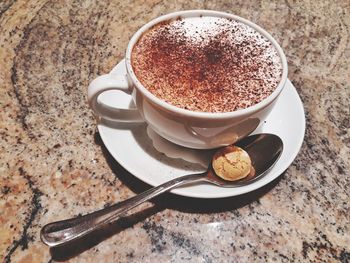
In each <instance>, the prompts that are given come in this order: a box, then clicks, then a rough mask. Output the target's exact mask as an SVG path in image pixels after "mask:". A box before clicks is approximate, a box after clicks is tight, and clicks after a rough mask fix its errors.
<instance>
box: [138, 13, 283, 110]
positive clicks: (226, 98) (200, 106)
mask: <svg viewBox="0 0 350 263" xmlns="http://www.w3.org/2000/svg"><path fill="white" fill-rule="evenodd" d="M132 66H133V69H134V72H135V74H136V76H137V78H138V79H139V80H140V81H141V83H142V84H143V85H144V86H145V87H146V88H147V89H148V90H149V91H150V92H151V93H153V94H154V95H155V96H157V97H158V98H160V99H162V100H164V101H166V102H168V103H170V104H172V105H174V106H177V107H180V108H184V109H188V110H192V111H202V112H231V111H235V110H237V109H243V108H247V107H250V106H252V105H254V104H256V103H259V102H260V101H261V100H263V99H264V98H266V97H267V96H269V95H270V94H271V93H272V92H273V91H274V89H275V88H276V87H277V85H278V83H279V82H280V79H281V75H282V64H281V60H280V58H279V56H278V54H277V51H276V50H275V48H274V47H273V45H272V44H271V43H270V42H269V41H268V40H267V39H266V38H265V37H263V36H262V35H261V34H260V33H258V32H257V31H255V30H254V29H252V28H250V27H248V26H246V25H245V24H243V23H240V22H237V21H234V20H229V19H226V18H216V17H197V18H186V19H178V20H174V21H167V22H163V23H161V24H158V25H156V26H154V27H152V28H151V29H150V30H148V31H147V32H146V33H144V34H143V36H142V37H141V38H140V39H139V41H138V42H137V44H136V45H135V46H134V48H133V51H132Z"/></svg>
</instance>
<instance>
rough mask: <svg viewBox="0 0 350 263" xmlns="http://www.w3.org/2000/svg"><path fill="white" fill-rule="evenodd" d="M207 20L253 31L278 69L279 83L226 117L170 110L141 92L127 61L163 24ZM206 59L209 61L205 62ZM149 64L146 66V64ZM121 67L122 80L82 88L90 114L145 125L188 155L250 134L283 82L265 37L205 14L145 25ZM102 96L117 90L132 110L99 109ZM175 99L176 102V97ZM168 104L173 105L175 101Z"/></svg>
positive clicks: (106, 78)
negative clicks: (128, 100)
mask: <svg viewBox="0 0 350 263" xmlns="http://www.w3.org/2000/svg"><path fill="white" fill-rule="evenodd" d="M211 17H213V18H217V19H221V18H223V19H228V20H230V21H236V22H238V23H239V24H242V25H244V26H245V27H248V28H250V29H252V30H254V31H256V32H257V33H258V34H260V35H261V36H262V37H263V38H265V39H267V41H268V42H269V44H271V46H272V47H273V48H274V50H275V51H276V54H277V55H278V58H279V59H280V60H279V61H280V62H279V63H280V67H281V70H280V74H279V78H278V81H277V82H276V84H274V85H275V86H274V88H273V90H272V91H271V92H270V93H269V94H268V95H267V96H266V97H264V98H263V99H261V101H258V102H256V103H254V104H252V105H249V106H247V107H243V108H238V109H233V110H232V111H217V112H215V111H210V112H209V111H201V110H200V109H199V110H198V109H192V108H189V109H187V108H184V107H181V106H178V105H174V104H172V103H171V102H169V101H166V100H165V99H164V98H161V97H159V96H157V95H155V94H154V93H152V92H151V91H150V90H149V89H148V88H146V87H145V85H144V82H143V81H141V80H140V79H141V78H140V75H139V77H138V76H137V74H136V73H135V65H134V64H135V63H133V61H132V59H133V49H134V47H135V45H137V43H138V42H139V40H140V38H141V37H142V36H144V34H145V33H147V32H149V31H150V30H152V29H153V28H155V27H157V26H158V25H163V24H166V23H168V21H176V20H177V21H181V20H182V19H183V20H185V19H188V18H198V19H199V18H211ZM141 53H142V52H141ZM184 56H186V55H184ZM214 58H215V57H214ZM207 59H211V58H210V57H208V58H207ZM210 62H211V61H210ZM149 63H152V62H151V61H150V62H149ZM270 64H271V63H270ZM125 66H126V69H127V74H126V75H116V74H113V73H110V74H106V75H102V76H99V77H97V78H96V79H94V80H93V81H92V82H91V83H90V85H89V87H88V101H89V105H90V107H91V108H92V110H93V112H94V114H95V115H96V116H97V117H98V118H99V119H105V120H108V121H116V122H146V123H147V124H148V125H149V126H150V128H152V129H153V130H154V131H155V132H156V133H157V134H159V135H160V136H161V137H163V138H165V139H167V140H168V141H170V142H172V143H175V144H178V145H181V146H184V147H188V148H194V149H212V148H217V147H221V146H224V145H228V144H232V143H234V142H235V141H237V140H239V139H240V138H242V137H244V136H247V135H248V134H249V133H251V132H252V131H254V129H255V128H257V127H258V125H259V124H260V123H261V122H262V121H263V120H265V118H266V117H267V115H268V114H269V112H270V111H271V110H272V108H273V106H274V104H275V103H276V100H277V98H278V96H279V95H280V93H281V91H282V90H283V88H284V86H285V83H286V80H287V60H286V57H285V55H284V53H283V50H282V49H281V47H280V46H279V45H278V43H277V42H276V40H275V39H274V38H273V37H272V36H271V35H270V34H269V33H267V32H266V31H265V30H264V29H262V28H261V27H259V26H257V25H256V24H254V23H252V22H250V21H248V20H246V19H244V18H241V17H238V16H236V15H232V14H227V13H223V12H218V11H210V10H189V11H180V12H175V13H171V14H167V15H164V16H161V17H158V18H156V19H154V20H152V21H150V22H148V23H147V24H145V25H144V26H142V27H141V28H140V29H139V30H138V31H137V32H136V33H135V34H134V35H133V37H132V38H131V40H130V42H129V44H128V46H127V50H126V54H125ZM255 68H256V67H255ZM138 74H139V73H138ZM238 77H240V76H238ZM108 90H119V91H122V92H125V93H127V94H129V95H130V96H131V97H132V100H133V102H134V104H135V106H136V107H135V108H129V109H125V108H122V107H118V105H114V106H113V107H111V106H110V105H106V104H104V103H103V101H100V100H99V99H98V97H99V95H100V94H101V93H103V92H105V91H108ZM176 96H178V95H176ZM178 98H179V100H180V97H179V96H178ZM173 100H174V101H175V99H173ZM116 104H117V103H116ZM206 104H208V105H209V106H210V101H207V102H206Z"/></svg>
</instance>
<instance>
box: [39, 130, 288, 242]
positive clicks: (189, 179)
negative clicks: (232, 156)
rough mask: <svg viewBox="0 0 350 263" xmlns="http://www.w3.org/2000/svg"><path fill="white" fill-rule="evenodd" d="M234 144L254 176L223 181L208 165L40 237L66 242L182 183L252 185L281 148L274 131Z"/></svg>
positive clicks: (48, 228) (45, 231) (54, 226)
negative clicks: (252, 169)
mask: <svg viewBox="0 0 350 263" xmlns="http://www.w3.org/2000/svg"><path fill="white" fill-rule="evenodd" d="M235 145H237V146H239V147H241V148H242V149H244V150H245V151H246V152H247V153H248V154H249V156H250V159H251V161H252V166H253V168H254V169H255V173H254V175H253V176H248V177H246V178H244V179H241V180H239V181H226V180H223V179H221V178H219V177H218V176H216V174H215V172H214V171H213V169H212V167H211V165H210V166H209V168H208V170H207V171H206V172H204V173H200V174H190V175H185V176H182V177H178V178H175V179H173V180H170V181H168V182H166V183H164V184H161V185H159V186H157V187H154V188H151V189H149V190H147V191H145V192H143V193H141V194H138V195H136V196H134V197H132V198H130V199H127V200H125V201H122V202H120V203H117V204H115V205H112V206H109V207H107V208H103V209H101V210H99V211H96V212H93V213H91V214H87V215H84V216H81V217H77V218H72V219H67V220H63V221H57V222H53V223H50V224H47V225H45V226H44V227H43V228H42V229H41V233H40V237H41V240H42V241H43V242H44V243H45V244H46V245H48V246H50V247H56V246H60V245H63V244H66V243H68V242H70V241H73V240H75V239H78V238H80V237H83V236H85V235H87V234H88V233H90V232H92V231H94V230H95V229H98V228H100V227H102V226H104V225H106V224H108V223H111V222H113V221H114V220H116V219H117V218H118V217H120V216H121V215H123V214H124V213H126V212H127V211H128V210H130V209H131V208H134V207H136V206H138V205H140V204H141V203H143V202H145V201H147V200H150V199H151V198H153V197H155V196H158V195H160V194H162V193H164V192H166V191H169V190H170V189H173V188H175V187H178V186H181V185H185V184H193V183H209V184H214V185H217V186H220V187H240V186H244V185H247V184H251V183H253V182H254V181H256V180H258V179H260V178H261V177H262V176H263V175H265V174H266V173H267V172H268V171H269V170H270V169H271V168H272V166H273V165H274V164H275V163H276V161H277V160H278V158H279V157H280V155H281V153H282V151H283V142H282V140H281V139H280V138H279V137H278V136H277V135H274V134H257V135H252V136H249V137H246V138H245V139H243V140H242V141H240V142H239V143H237V144H235Z"/></svg>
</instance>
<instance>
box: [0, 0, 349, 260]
mask: <svg viewBox="0 0 350 263" xmlns="http://www.w3.org/2000/svg"><path fill="white" fill-rule="evenodd" d="M335 2H336V3H335ZM192 8H193V9H195V8H202V9H214V10H222V11H227V12H231V13H234V14H237V15H240V16H242V17H245V18H248V19H250V20H252V21H254V22H256V23H258V24H259V25H261V26H262V27H264V28H265V29H266V30H268V31H269V32H271V33H272V35H273V36H274V37H275V38H276V39H277V40H278V41H279V42H280V44H281V46H282V47H283V48H284V50H285V53H286V55H287V58H288V62H289V67H290V70H289V78H290V79H291V81H292V82H293V84H294V85H295V86H296V88H297V90H298V92H299V94H300V97H301V99H302V101H303V103H304V106H305V111H306V118H307V129H306V135H305V141H304V144H303V146H302V149H301V151H300V153H299V155H298V156H297V158H296V160H295V161H294V162H293V164H292V165H291V166H290V167H289V168H288V169H287V171H286V172H285V173H284V174H283V175H282V176H280V177H279V179H278V180H276V181H274V182H273V183H271V184H270V185H268V186H266V187H264V188H263V189H259V190H258V191H256V192H253V193H250V194H247V195H244V196H240V197H235V198H228V199H221V200H196V199H190V198H184V197H178V196H174V195H170V194H168V195H165V196H163V197H161V198H158V199H156V200H154V201H152V202H148V203H146V204H144V205H142V206H141V207H139V208H138V209H136V212H135V213H134V214H133V215H132V216H129V217H126V218H123V219H122V220H119V221H117V222H116V223H115V224H113V225H111V226H109V227H107V228H105V229H102V230H101V231H99V232H98V233H95V234H94V235H92V236H89V237H87V238H86V239H85V240H84V241H83V242H78V243H75V244H72V245H70V246H68V247H62V248H60V249H52V250H49V248H48V247H46V246H45V245H44V244H43V243H42V242H41V241H40V238H39V232H40V229H41V227H42V226H43V225H45V224H46V223H49V222H51V221H56V220H59V219H64V218H67V217H71V216H75V215H78V214H84V213H87V212H89V211H93V210H95V209H98V208H102V207H103V206H105V205H108V204H111V203H113V202H118V201H120V200H124V199H126V198H128V197H131V196H133V195H135V194H136V193H139V192H141V191H143V190H145V189H147V188H148V186H147V185H145V184H143V183H142V182H140V181H139V180H137V179H135V178H134V177H133V176H132V175H130V174H128V173H127V172H126V171H125V170H124V169H123V168H121V166H119V165H118V164H117V163H116V162H115V161H114V160H113V158H112V157H111V156H110V155H109V153H108V151H107V150H106V148H105V147H104V146H103V144H102V142H101V139H100V137H99V134H98V133H97V132H96V122H95V120H94V118H93V116H92V112H91V111H90V109H89V108H88V106H87V103H86V89H87V86H88V84H89V82H90V81H91V80H93V79H94V78H95V77H96V76H98V75H100V74H103V73H107V72H108V71H110V70H111V69H112V67H113V66H114V65H115V64H116V63H117V62H118V61H119V60H120V59H122V57H123V54H124V51H125V48H126V45H127V43H128V39H129V38H130V37H131V35H132V34H133V32H135V31H136V30H137V29H138V28H139V27H140V26H141V25H143V24H144V23H145V22H147V21H149V20H150V19H152V18H154V17H157V16H159V15H160V14H164V13H168V12H171V11H175V10H184V9H192ZM349 34H350V2H349V1H348V0H340V1H331V0H325V1H311V0H310V1H289V0H285V1H226V0H219V1H183V0H179V1H164V2H163V1H152V0H149V1H148V0H146V1H119V2H118V1H72V0H66V1H41V0H36V1H35V0H30V1H14V0H8V1H6V0H5V1H1V2H0V109H1V110H0V196H1V198H0V257H1V258H2V259H3V261H4V262H53V261H64V260H69V261H71V262H266V261H270V262H275V261H277V262H349V261H350V229H349V228H350V213H349V210H350V197H349V191H350V190H349V189H350V178H349V175H350V134H349V132H350V108H349V107H350V106H349V105H350V35H349ZM291 132H293V131H291ZM116 139H118V138H116ZM126 154H128V153H126Z"/></svg>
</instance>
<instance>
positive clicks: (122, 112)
mask: <svg viewBox="0 0 350 263" xmlns="http://www.w3.org/2000/svg"><path fill="white" fill-rule="evenodd" d="M108 90H119V91H123V92H125V93H126V94H128V95H129V96H130V97H131V95H130V92H131V89H130V85H129V83H128V79H127V76H126V75H115V74H106V75H102V76H99V77H97V78H96V79H94V80H93V81H92V82H91V83H90V85H89V87H88V102H89V106H90V108H91V109H92V110H93V112H94V114H95V115H96V116H97V117H98V118H103V119H106V120H109V121H118V122H144V120H143V118H142V117H141V115H140V113H139V112H138V110H137V108H130V109H122V108H118V107H110V106H108V105H106V104H104V103H103V102H102V101H100V100H98V96H99V95H100V94H101V93H103V92H105V91H108Z"/></svg>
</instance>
